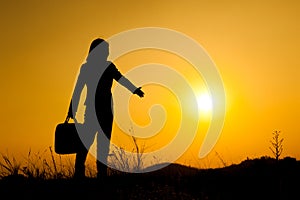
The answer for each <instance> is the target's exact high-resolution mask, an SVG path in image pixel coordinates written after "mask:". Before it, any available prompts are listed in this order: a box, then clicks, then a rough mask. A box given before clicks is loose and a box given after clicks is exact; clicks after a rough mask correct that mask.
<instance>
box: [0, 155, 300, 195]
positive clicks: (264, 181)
mask: <svg viewBox="0 0 300 200" xmlns="http://www.w3.org/2000/svg"><path fill="white" fill-rule="evenodd" d="M299 188H300V161H297V160H296V159H294V158H290V157H286V158H284V159H282V160H279V161H278V162H276V160H274V159H272V158H268V157H261V158H259V159H251V160H250V159H248V160H245V161H243V162H241V163H239V164H234V165H231V166H227V167H223V168H218V169H196V168H191V167H187V166H182V165H178V164H170V165H168V166H167V167H165V168H163V169H161V170H158V171H154V172H149V173H142V174H123V173H122V174H115V175H112V176H109V177H107V178H106V179H100V180H99V179H95V178H86V179H84V180H73V179H71V178H69V179H50V180H43V179H34V178H26V177H24V176H7V177H4V178H2V180H1V181H0V192H1V194H2V196H3V195H7V196H8V197H10V198H14V197H26V198H27V197H28V198H30V199H32V198H44V197H48V198H75V197H76V198H78V197H85V198H95V197H99V198H100V197H101V198H100V199H124V200H125V199H189V200H191V199H199V200H201V199H216V200H217V199H284V200H288V199H300V195H299V191H298V190H299Z"/></svg>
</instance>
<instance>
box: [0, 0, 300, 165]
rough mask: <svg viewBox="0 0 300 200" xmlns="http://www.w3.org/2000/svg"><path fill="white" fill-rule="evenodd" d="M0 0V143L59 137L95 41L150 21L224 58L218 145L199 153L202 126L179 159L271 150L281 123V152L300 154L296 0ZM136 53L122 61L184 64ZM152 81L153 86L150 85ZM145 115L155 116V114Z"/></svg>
mask: <svg viewBox="0 0 300 200" xmlns="http://www.w3.org/2000/svg"><path fill="white" fill-rule="evenodd" d="M0 4H1V7H0V9H1V12H0V16H1V19H2V20H1V33H0V34H1V38H0V42H1V50H0V51H1V53H0V55H1V68H0V70H1V73H0V76H1V77H0V81H1V86H0V87H1V92H2V95H1V99H0V103H1V106H2V107H1V110H2V112H1V116H0V118H1V124H2V126H1V127H2V128H1V129H2V130H1V133H0V152H5V151H9V152H11V153H13V154H26V153H27V152H28V150H29V149H30V148H31V149H34V150H39V149H44V148H47V147H48V146H51V145H53V136H54V128H55V125H56V124H57V123H60V122H62V121H63V120H64V118H65V116H66V112H67V107H68V103H69V100H70V96H71V93H72V89H73V85H74V82H75V79H76V75H77V71H78V69H79V67H80V65H81V63H82V62H83V61H84V59H85V57H86V54H87V50H88V45H89V44H90V42H91V40H92V39H94V38H95V37H103V38H109V37H111V36H112V35H114V34H117V33H120V32H122V31H126V30H129V29H133V28H142V27H149V26H152V27H163V28H168V29H173V30H176V31H179V32H182V33H184V34H186V35H188V36H189V37H191V38H193V39H194V40H196V41H197V42H198V43H199V44H201V45H202V46H203V47H204V48H205V49H206V51H207V52H208V54H209V55H210V56H211V58H212V59H213V61H214V62H215V64H216V66H217V67H218V70H219V72H220V74H221V76H222V80H223V83H224V87H225V90H226V105H227V106H226V110H227V111H226V118H225V122H224V128H223V131H222V133H221V136H220V138H219V140H218V142H217V144H216V146H215V147H214V149H213V150H212V151H211V153H210V154H209V155H208V156H207V157H206V158H203V159H198V158H197V156H198V152H199V148H200V146H201V143H202V141H203V136H204V134H203V133H202V132H201V131H205V129H206V128H205V125H204V126H203V127H202V126H201V127H202V128H203V130H199V134H198V135H197V137H196V139H195V142H194V143H193V145H192V146H191V148H190V149H189V150H188V151H187V152H186V153H185V154H184V155H183V157H182V158H180V160H178V162H181V163H185V164H188V165H195V166H199V167H207V166H210V167H214V166H220V165H222V163H220V157H221V158H222V159H223V160H225V161H226V163H227V164H231V163H238V162H240V161H242V160H243V159H245V158H247V157H249V158H254V157H260V156H263V155H269V156H272V154H271V151H270V150H269V146H270V139H271V137H272V132H273V131H274V130H281V131H282V137H284V143H283V145H284V146H283V147H284V151H283V156H286V155H289V156H292V157H296V158H297V159H300V151H299V142H300V130H299V128H298V126H297V125H298V122H299V113H300V104H299V102H300V93H299V91H300V82H299V79H300V68H299V66H300V61H299V50H298V47H299V46H300V38H299V35H300V22H299V21H300V14H299V13H300V3H299V2H298V1H293V0H290V1H196V0H194V1H189V0H188V1H176V0H175V1H174V0H173V1H149V2H148V1H135V0H130V1H126V3H125V1H111V0H109V1H84V3H83V1H57V0H55V1H14V0H12V1H7V2H1V3H0ZM128 56H129V57H128V59H127V60H126V57H124V59H123V60H122V59H120V60H119V61H118V62H117V64H118V68H119V69H120V70H121V71H122V72H123V73H125V72H126V71H128V70H130V65H131V64H142V62H143V60H142V58H144V59H145V63H147V62H151V59H150V58H155V62H159V61H160V62H161V63H164V64H169V65H174V67H175V68H180V61H178V62H176V61H177V60H176V59H177V58H173V60H169V61H168V62H166V61H167V60H168V59H167V58H168V55H165V57H164V56H163V55H159V56H156V57H155V54H153V55H152V57H150V58H149V59H148V60H147V59H146V58H147V56H144V57H142V56H139V55H138V53H137V54H136V56H137V57H138V56H139V58H140V60H138V59H137V60H134V56H135V54H132V55H128ZM130 56H131V57H130ZM160 59H161V60H160ZM128 60H129V61H128ZM187 74H188V73H187ZM190 76H193V75H191V74H190ZM194 80H195V79H193V78H191V81H194ZM133 81H134V80H133ZM147 90H148V93H149V94H152V95H153V90H152V89H151V86H149V87H148V88H146V87H145V92H147ZM151 92H152V93H151ZM146 95H147V93H146ZM145 97H146V96H145ZM153 98H154V97H153ZM141 101H142V100H141ZM151 101H152V100H151ZM151 101H150V102H151ZM153 101H160V103H162V102H164V101H165V99H164V98H157V99H155V98H154V100H153ZM139 103H142V102H139ZM144 103H145V102H144ZM165 103H166V102H165ZM162 104H163V103H162ZM145 112H147V111H145ZM171 112H173V111H171ZM174 113H176V112H175V111H174ZM174 113H173V114H174ZM138 114H139V115H142V117H143V118H144V120H145V121H144V122H147V117H148V115H147V113H146V114H143V113H142V112H139V113H138ZM171 114H172V113H171ZM168 120H170V121H168V122H169V123H172V122H173V121H176V120H178V119H177V118H176V116H175V117H174V119H170V118H168ZM172 120H173V121H172ZM205 120H207V119H205ZM200 123H204V124H207V121H206V122H200ZM169 125H170V124H169ZM174 126H175V127H176V125H174ZM172 127H173V126H172ZM114 130H115V131H116V132H117V128H116V129H114ZM168 130H169V129H168ZM165 140H167V137H166V138H165ZM219 156H220V157H219Z"/></svg>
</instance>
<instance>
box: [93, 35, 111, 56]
mask: <svg viewBox="0 0 300 200" xmlns="http://www.w3.org/2000/svg"><path fill="white" fill-rule="evenodd" d="M102 42H103V44H107V45H108V43H107V42H106V41H105V40H104V39H102V38H97V39H94V40H93V41H92V43H91V45H90V49H89V53H91V51H92V50H93V49H95V47H97V46H98V45H99V44H101V43H102Z"/></svg>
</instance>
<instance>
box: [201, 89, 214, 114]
mask: <svg viewBox="0 0 300 200" xmlns="http://www.w3.org/2000/svg"><path fill="white" fill-rule="evenodd" d="M197 103H198V109H199V111H200V112H205V113H207V112H210V111H211V110H212V99H211V96H210V95H209V94H208V93H202V94H199V95H197Z"/></svg>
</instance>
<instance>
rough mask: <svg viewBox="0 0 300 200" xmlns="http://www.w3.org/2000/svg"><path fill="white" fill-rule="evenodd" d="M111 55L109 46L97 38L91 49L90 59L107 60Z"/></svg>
mask: <svg viewBox="0 0 300 200" xmlns="http://www.w3.org/2000/svg"><path fill="white" fill-rule="evenodd" d="M108 54H109V45H108V42H106V41H105V40H104V39H102V38H96V39H94V40H93V41H92V43H91V45H90V48H89V57H91V56H92V57H94V56H95V57H98V58H99V59H105V60H106V59H107V57H108Z"/></svg>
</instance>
